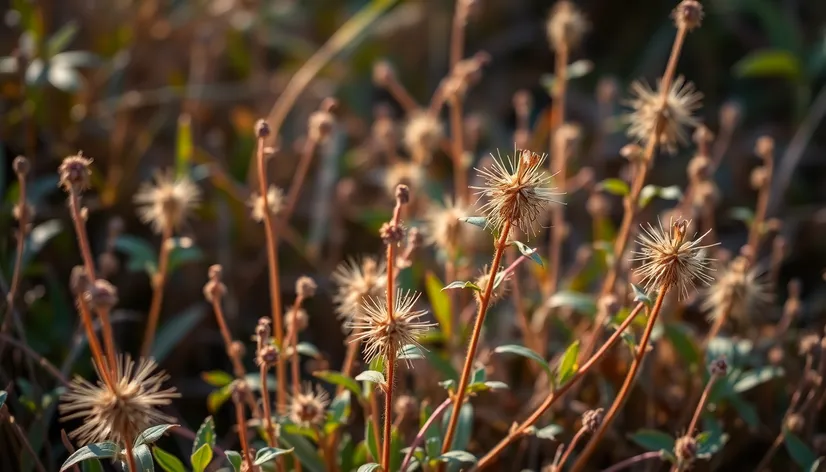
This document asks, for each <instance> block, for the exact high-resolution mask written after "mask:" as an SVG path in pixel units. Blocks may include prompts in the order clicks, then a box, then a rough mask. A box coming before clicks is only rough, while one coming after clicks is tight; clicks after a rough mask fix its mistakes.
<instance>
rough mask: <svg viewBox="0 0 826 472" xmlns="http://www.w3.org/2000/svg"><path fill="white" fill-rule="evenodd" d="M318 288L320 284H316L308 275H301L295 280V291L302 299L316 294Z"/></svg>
mask: <svg viewBox="0 0 826 472" xmlns="http://www.w3.org/2000/svg"><path fill="white" fill-rule="evenodd" d="M316 289H318V285H316V283H315V280H313V279H311V278H310V277H307V276H306V275H304V276H301V277H299V278H298V280H296V281H295V293H296V294H297V295H298V297H299V298H301V299H302V300H306V299H308V298H310V297H312V296H313V295H315V291H316Z"/></svg>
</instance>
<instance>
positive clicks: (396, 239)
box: [379, 222, 404, 245]
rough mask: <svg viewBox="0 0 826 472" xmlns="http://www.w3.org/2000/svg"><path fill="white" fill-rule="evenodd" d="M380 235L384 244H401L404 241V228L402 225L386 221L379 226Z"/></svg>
mask: <svg viewBox="0 0 826 472" xmlns="http://www.w3.org/2000/svg"><path fill="white" fill-rule="evenodd" d="M379 236H381V240H382V241H384V244H387V245H390V244H394V245H399V244H401V242H402V241H404V228H403V227H402V226H401V225H394V224H393V223H390V222H385V223H383V224H382V225H381V228H379Z"/></svg>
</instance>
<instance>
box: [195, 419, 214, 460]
mask: <svg viewBox="0 0 826 472" xmlns="http://www.w3.org/2000/svg"><path fill="white" fill-rule="evenodd" d="M204 444H208V445H209V447H214V446H215V420H213V419H212V416H207V417H206V418H204V422H203V423H201V426H200V427H199V428H198V431H196V432H195V441H193V442H192V454H195V453H196V452H197V451H198V449H200V448H201V447H202V446H203V445H204Z"/></svg>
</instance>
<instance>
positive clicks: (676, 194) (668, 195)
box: [659, 185, 683, 200]
mask: <svg viewBox="0 0 826 472" xmlns="http://www.w3.org/2000/svg"><path fill="white" fill-rule="evenodd" d="M659 194H660V195H659V196H660V198H662V199H664V200H679V199H681V198H683V191H682V190H680V187H678V186H676V185H671V186H670V187H662V188H660V192H659Z"/></svg>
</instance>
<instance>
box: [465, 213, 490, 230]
mask: <svg viewBox="0 0 826 472" xmlns="http://www.w3.org/2000/svg"><path fill="white" fill-rule="evenodd" d="M459 221H461V222H463V223H469V224H472V225H473V226H478V227H479V228H482V229H486V228H487V227H488V220H487V218H485V217H484V216H463V217H461V218H459Z"/></svg>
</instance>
